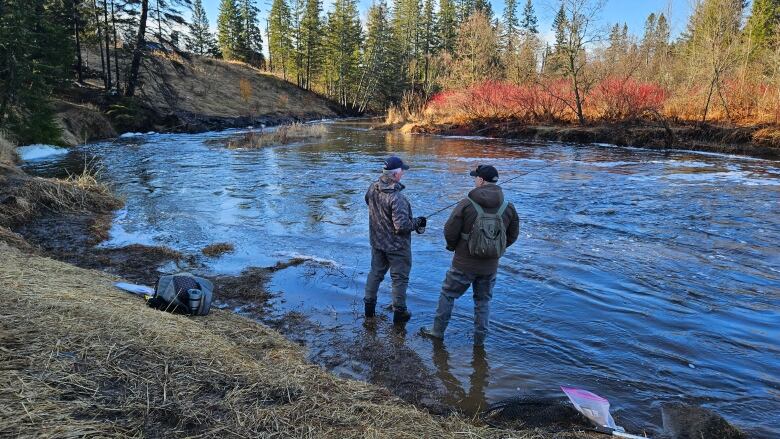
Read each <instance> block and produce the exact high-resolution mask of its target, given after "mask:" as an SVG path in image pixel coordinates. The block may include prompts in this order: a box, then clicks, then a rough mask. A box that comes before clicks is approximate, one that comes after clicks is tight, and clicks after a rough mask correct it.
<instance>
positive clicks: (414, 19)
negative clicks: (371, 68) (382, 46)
mask: <svg viewBox="0 0 780 439" xmlns="http://www.w3.org/2000/svg"><path fill="white" fill-rule="evenodd" d="M421 11H422V3H421V1H420V0H395V2H394V5H393V33H394V35H395V38H396V40H397V43H398V46H399V49H400V50H401V53H400V55H401V57H402V59H403V60H404V62H405V63H408V62H410V61H411V60H414V59H416V58H417V55H418V54H419V48H420V45H419V43H420V41H419V31H420V22H421V15H422V14H421Z"/></svg>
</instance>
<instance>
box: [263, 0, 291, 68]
mask: <svg viewBox="0 0 780 439" xmlns="http://www.w3.org/2000/svg"><path fill="white" fill-rule="evenodd" d="M291 20H292V17H291V15H290V7H289V6H288V5H287V2H286V1H285V0H273V3H271V12H270V13H269V14H268V53H269V58H270V60H269V67H270V68H271V70H272V71H275V72H282V77H284V78H285V79H287V75H288V73H289V71H290V66H291V62H292V58H293V41H292V38H291V35H292V21H291Z"/></svg>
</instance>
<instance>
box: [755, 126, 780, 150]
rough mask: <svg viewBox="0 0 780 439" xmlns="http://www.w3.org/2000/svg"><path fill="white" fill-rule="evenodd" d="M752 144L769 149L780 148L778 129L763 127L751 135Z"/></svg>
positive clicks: (779, 130) (779, 132)
mask: <svg viewBox="0 0 780 439" xmlns="http://www.w3.org/2000/svg"><path fill="white" fill-rule="evenodd" d="M753 142H755V143H757V144H759V145H762V146H768V147H771V148H780V128H778V127H765V128H761V129H759V130H757V131H756V132H755V133H753Z"/></svg>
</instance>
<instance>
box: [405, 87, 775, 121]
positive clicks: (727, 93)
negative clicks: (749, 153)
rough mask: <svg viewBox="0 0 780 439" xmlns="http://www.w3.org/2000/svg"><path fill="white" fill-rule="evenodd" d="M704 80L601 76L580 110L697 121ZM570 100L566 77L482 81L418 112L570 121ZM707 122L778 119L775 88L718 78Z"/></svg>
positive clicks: (609, 117)
mask: <svg viewBox="0 0 780 439" xmlns="http://www.w3.org/2000/svg"><path fill="white" fill-rule="evenodd" d="M708 93H709V85H708V84H694V85H691V86H688V87H686V88H679V89H675V90H671V91H669V90H666V89H664V88H663V87H662V86H660V85H659V84H656V83H653V82H643V81H639V80H636V79H633V78H621V77H607V78H605V79H603V80H602V81H599V82H598V83H596V84H595V85H594V86H593V87H592V88H591V89H590V92H589V93H587V94H586V95H585V98H584V104H583V105H584V108H583V111H584V113H585V116H586V118H587V119H588V120H590V121H610V122H619V121H625V120H633V119H638V118H641V117H644V115H645V114H646V113H647V112H653V113H658V114H661V115H663V116H665V117H667V118H670V119H672V120H676V121H699V120H701V119H702V117H703V115H704V108H705V105H706V101H707V99H706V98H707V95H708ZM574 107H575V99H574V93H573V92H572V89H571V83H570V81H568V80H566V79H557V80H542V81H537V82H534V83H529V84H520V85H518V84H512V83H508V82H500V81H486V82H482V83H478V84H474V85H472V86H469V87H465V88H461V89H453V90H445V91H442V92H440V93H437V94H435V95H433V96H432V97H431V98H430V99H429V101H428V103H427V105H426V107H425V110H424V111H423V112H422V114H421V115H420V116H423V117H425V118H428V119H432V120H434V121H440V122H441V121H447V122H454V123H467V122H469V121H476V120H483V121H485V120H493V121H500V120H516V121H522V122H526V123H551V122H552V123H555V122H574V121H576V116H575V112H574ZM706 120H707V121H727V122H733V123H741V124H767V123H768V124H778V123H780V87H777V86H774V85H771V84H767V83H765V82H760V81H749V80H736V79H728V80H724V81H723V82H722V84H721V86H720V88H719V89H715V90H713V93H712V95H711V96H710V102H709V107H708V108H707V119H706Z"/></svg>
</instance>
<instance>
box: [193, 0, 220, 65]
mask: <svg viewBox="0 0 780 439" xmlns="http://www.w3.org/2000/svg"><path fill="white" fill-rule="evenodd" d="M188 27H189V30H190V32H189V35H188V36H187V37H186V39H185V40H186V45H187V50H189V51H190V52H192V53H195V54H197V55H206V54H212V55H213V54H214V52H215V51H216V49H217V48H216V46H217V43H216V41H215V40H214V36H213V35H212V34H211V30H210V29H209V19H208V17H207V16H206V10H205V9H203V2H202V0H195V2H194V4H193V6H192V18H191V19H190V24H189V26H188Z"/></svg>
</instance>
